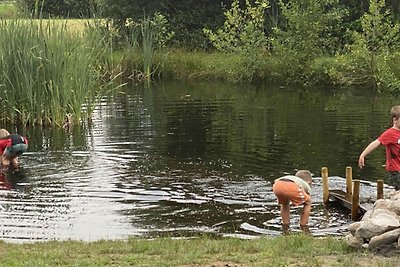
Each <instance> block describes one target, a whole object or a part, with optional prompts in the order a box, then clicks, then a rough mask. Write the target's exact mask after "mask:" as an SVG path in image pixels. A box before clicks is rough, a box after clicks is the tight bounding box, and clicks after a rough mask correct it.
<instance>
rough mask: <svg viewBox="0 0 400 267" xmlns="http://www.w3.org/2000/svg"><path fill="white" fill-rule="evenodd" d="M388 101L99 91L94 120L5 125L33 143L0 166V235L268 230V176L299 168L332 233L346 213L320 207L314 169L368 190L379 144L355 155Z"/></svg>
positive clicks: (346, 94)
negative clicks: (15, 160)
mask: <svg viewBox="0 0 400 267" xmlns="http://www.w3.org/2000/svg"><path fill="white" fill-rule="evenodd" d="M394 104H396V99H392V98H390V97H384V96H378V97H376V96H374V95H372V94H371V93H370V92H368V91H366V90H362V89H357V90H356V89H346V90H343V91H339V92H338V91H333V90H332V89H329V88H327V89H325V88H319V89H315V90H302V89H297V88H284V87H277V86H273V85H265V84H262V85H237V86H232V85H228V84H225V83H215V82H213V83H182V82H165V83H163V84H159V85H154V86H153V87H152V88H144V87H140V86H133V85H132V86H131V85H129V86H127V87H126V88H125V89H124V91H123V92H120V93H115V95H112V96H108V97H105V98H103V99H102V101H101V103H100V104H99V105H98V107H97V108H96V110H95V112H94V114H93V124H92V125H91V126H85V127H74V128H73V129H71V130H70V131H66V130H63V129H42V128H31V129H12V130H13V131H18V132H19V133H22V134H23V135H26V136H27V137H28V139H29V141H30V143H29V145H30V146H29V151H28V152H27V153H25V154H24V155H23V156H22V157H21V159H20V162H21V168H20V169H19V170H1V171H0V239H1V240H4V241H7V242H33V241H47V240H67V239H72V240H84V241H95V240H99V239H123V238H128V237H143V238H152V237H158V236H171V237H187V236H194V235H197V234H201V233H207V234H215V235H223V236H238V237H241V238H253V237H259V236H261V235H271V236H274V235H278V234H280V218H279V207H278V205H277V203H276V199H275V197H274V195H273V193H272V190H271V184H272V182H273V180H274V179H275V178H277V177H279V176H282V175H285V174H294V173H295V172H296V170H297V169H309V170H310V171H311V172H312V173H313V174H314V178H315V179H314V181H315V182H314V185H313V188H312V197H313V211H312V216H311V218H310V228H311V231H312V232H313V233H314V235H327V234H329V235H332V234H336V235H341V234H343V233H345V232H346V231H347V226H348V224H349V223H350V222H351V221H350V219H349V212H348V211H346V210H340V209H335V208H325V207H324V205H323V204H322V189H321V178H320V176H321V168H322V167H328V169H329V176H330V183H331V187H335V188H339V189H344V188H345V181H344V179H343V177H344V175H345V169H346V166H351V167H353V177H354V178H356V179H361V180H363V182H362V186H361V198H362V199H368V198H371V199H373V198H374V197H375V195H376V188H375V182H376V180H377V179H382V178H384V177H385V170H384V167H383V164H384V149H383V148H380V149H378V150H377V151H374V153H372V154H371V155H370V156H368V158H367V162H366V163H367V166H366V167H365V168H364V169H363V170H359V169H358V167H357V159H358V156H359V154H360V152H361V151H362V150H363V149H364V147H365V146H366V145H367V144H368V143H369V142H370V141H372V140H373V139H374V138H376V137H377V136H378V135H379V134H380V132H382V131H383V130H384V129H385V128H386V127H388V126H389V125H390V124H389V122H390V119H389V111H390V108H391V106H392V105H394ZM3 127H4V126H3ZM385 190H388V191H389V190H392V189H391V187H385ZM299 212H300V210H299V209H298V208H297V209H293V215H292V218H291V222H292V225H293V228H294V230H295V231H296V230H297V229H298V221H299Z"/></svg>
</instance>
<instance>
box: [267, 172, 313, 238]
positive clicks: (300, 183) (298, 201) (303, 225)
mask: <svg viewBox="0 0 400 267" xmlns="http://www.w3.org/2000/svg"><path fill="white" fill-rule="evenodd" d="M311 183H312V176H311V173H310V172H309V171H308V170H300V171H298V172H297V173H296V174H295V175H286V176H283V177H280V178H278V179H276V180H275V182H274V185H273V187H272V190H273V191H274V194H275V196H276V197H277V198H278V203H279V205H280V206H281V217H282V232H283V233H284V234H288V233H289V232H290V205H291V204H292V205H293V206H299V205H303V211H302V213H301V215H300V229H301V230H302V231H303V232H304V233H306V234H309V233H310V230H309V227H308V218H309V217H310V213H311V196H310V191H311V187H310V186H311Z"/></svg>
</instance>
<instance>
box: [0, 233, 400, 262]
mask: <svg viewBox="0 0 400 267" xmlns="http://www.w3.org/2000/svg"><path fill="white" fill-rule="evenodd" d="M0 258H1V261H0V266H398V263H400V257H397V256H396V257H391V258H384V257H382V256H377V255H373V254H371V253H369V252H368V251H356V250H351V249H349V248H348V247H347V245H346V244H345V242H344V241H342V240H338V239H334V238H321V239H320V238H313V237H310V236H304V235H292V236H280V237H277V238H260V239H254V240H241V239H237V238H212V237H208V236H201V237H198V238H194V239H170V238H161V239H154V240H146V239H130V240H128V241H98V242H91V243H84V242H77V241H66V242H45V243H33V244H7V243H3V242H2V243H0Z"/></svg>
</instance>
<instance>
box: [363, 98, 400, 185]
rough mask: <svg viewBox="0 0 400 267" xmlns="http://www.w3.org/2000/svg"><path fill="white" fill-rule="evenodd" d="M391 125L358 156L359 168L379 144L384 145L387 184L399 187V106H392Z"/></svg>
mask: <svg viewBox="0 0 400 267" xmlns="http://www.w3.org/2000/svg"><path fill="white" fill-rule="evenodd" d="M390 114H391V119H392V121H391V123H392V127H391V128H389V129H387V130H386V131H384V132H383V133H382V134H381V135H380V136H379V137H378V138H377V139H376V140H374V141H372V142H371V143H369V145H368V146H367V147H366V148H365V149H364V151H363V152H362V153H361V155H360V157H359V158H358V166H359V167H360V168H362V167H364V165H365V157H366V156H367V155H368V154H369V153H371V152H372V151H373V150H375V149H376V148H378V147H379V146H380V145H384V146H385V147H386V171H387V172H388V184H390V185H393V186H394V188H395V189H396V190H399V189H400V106H394V107H392V109H391V111H390Z"/></svg>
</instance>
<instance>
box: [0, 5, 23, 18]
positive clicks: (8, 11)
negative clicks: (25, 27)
mask: <svg viewBox="0 0 400 267" xmlns="http://www.w3.org/2000/svg"><path fill="white" fill-rule="evenodd" d="M18 15H19V10H18V8H17V7H16V5H15V1H2V2H0V18H16V17H18Z"/></svg>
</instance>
